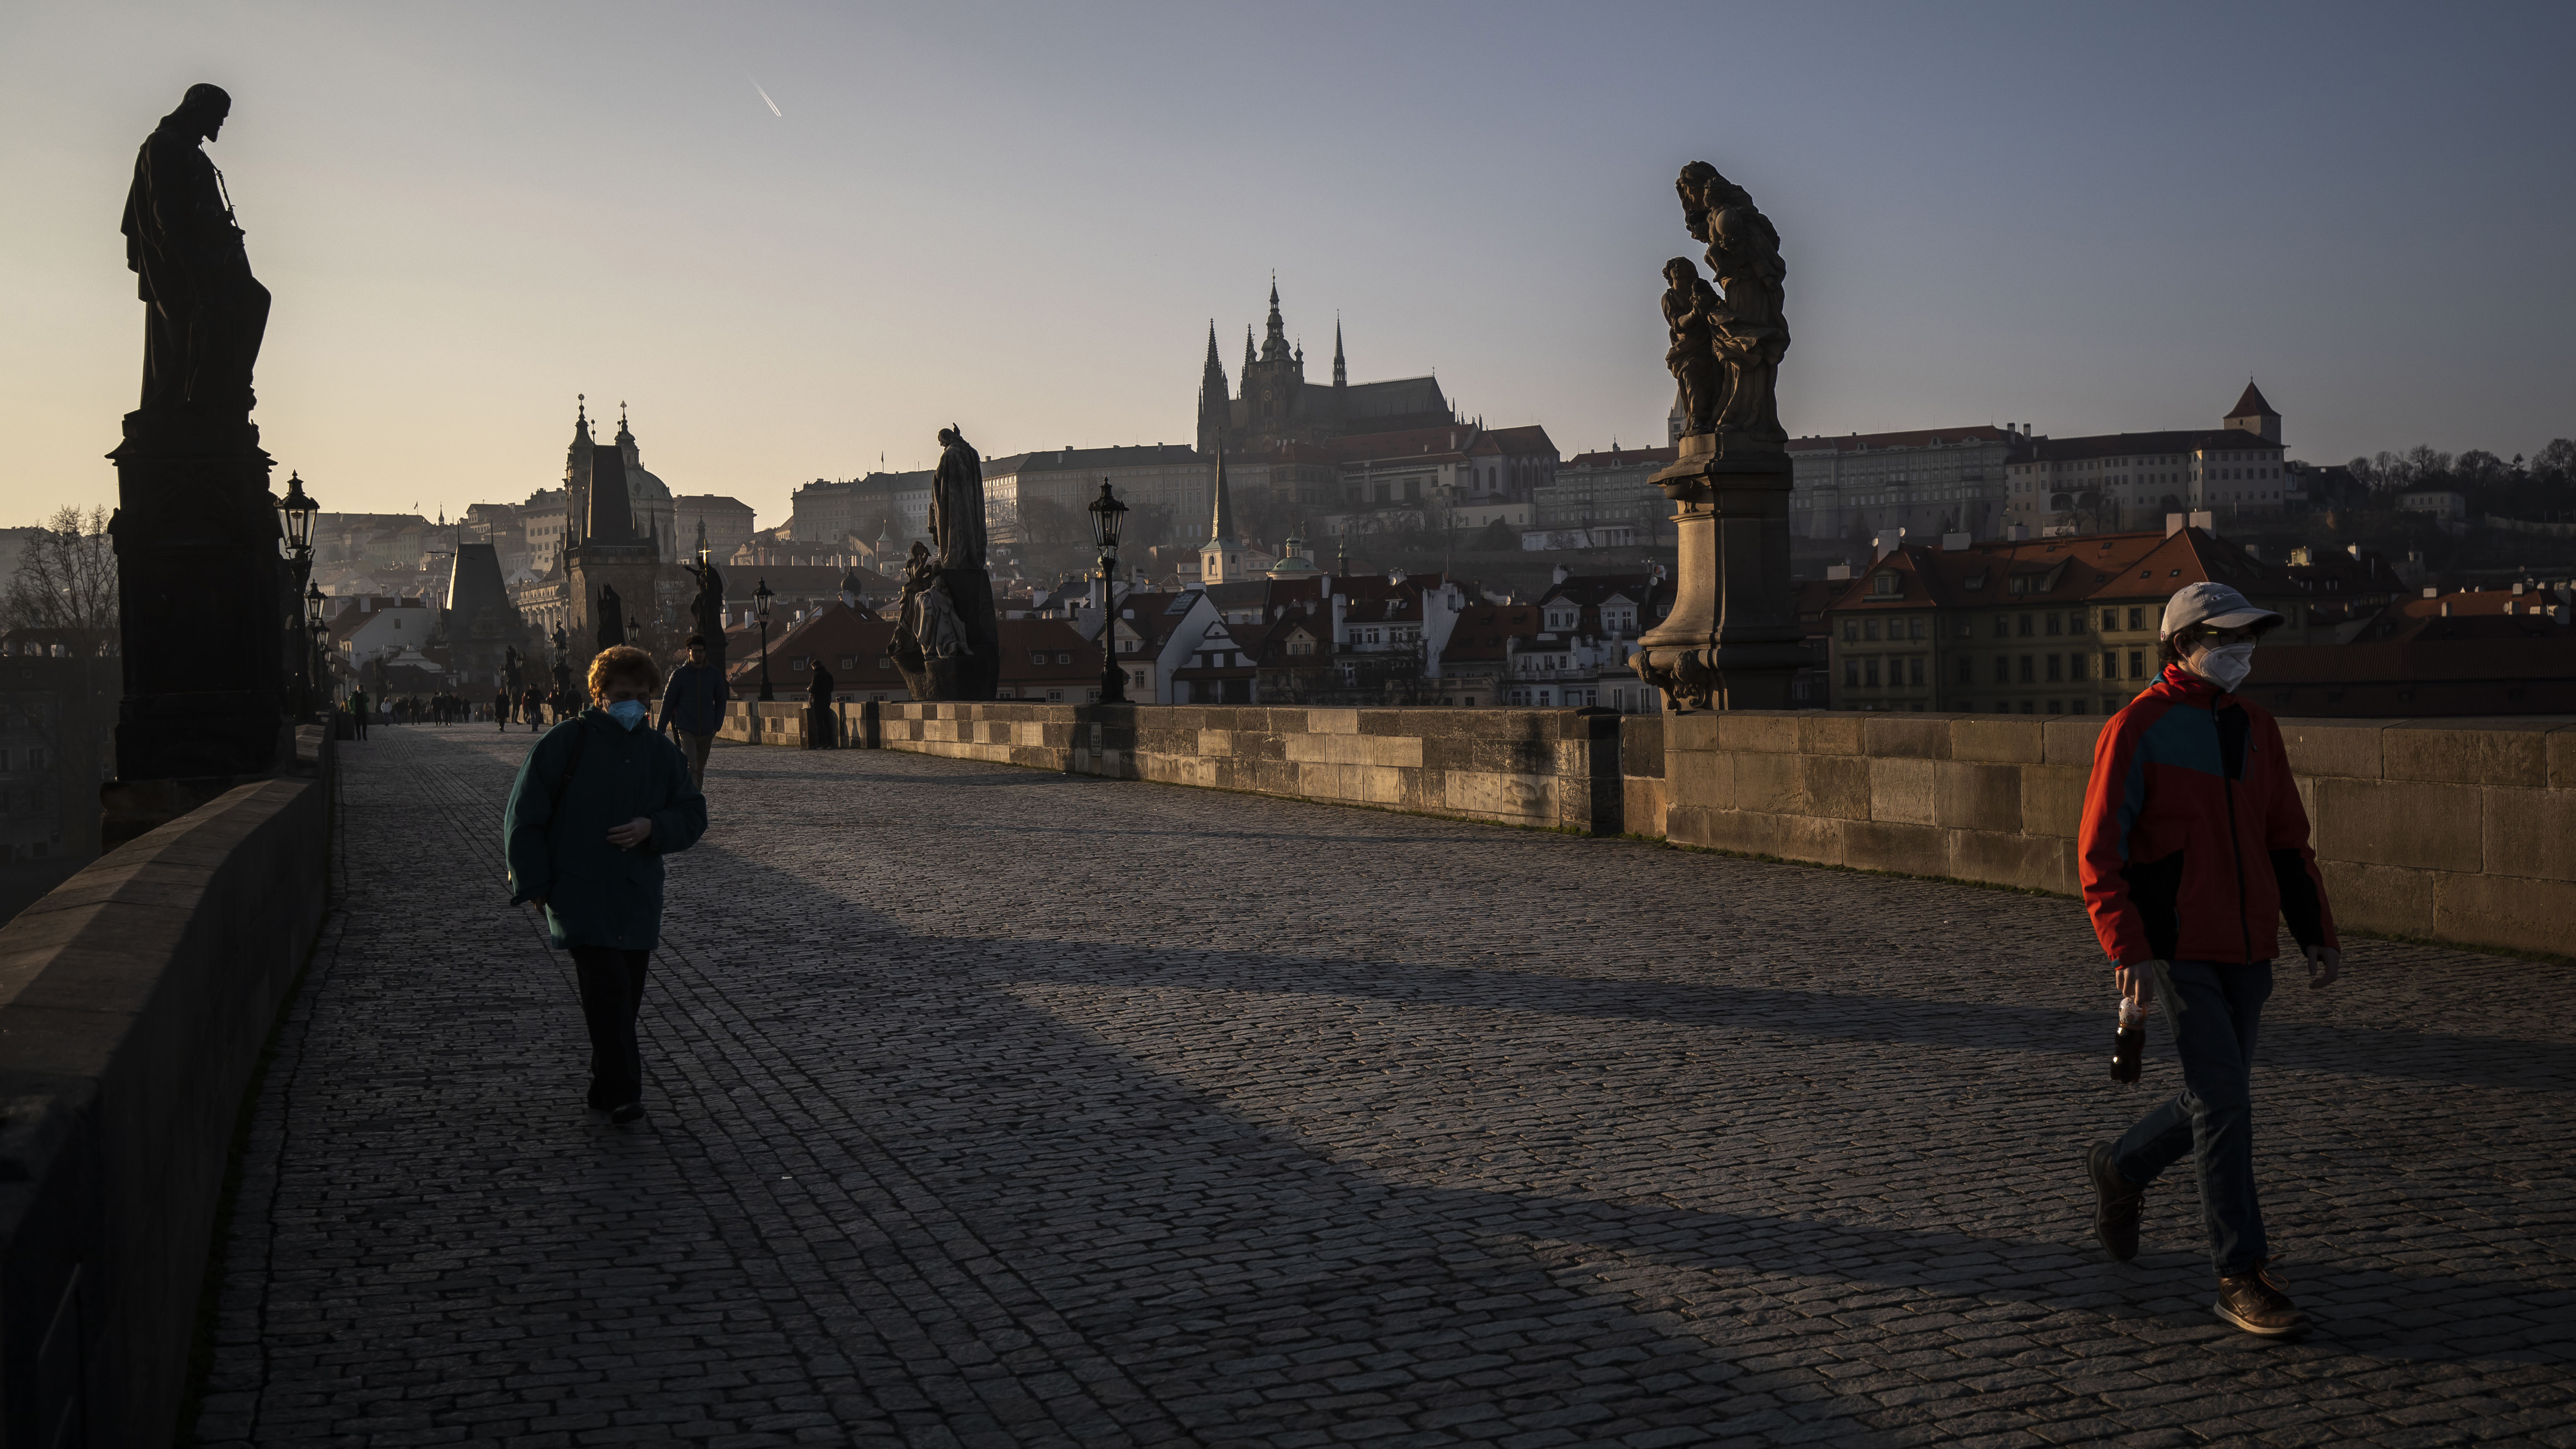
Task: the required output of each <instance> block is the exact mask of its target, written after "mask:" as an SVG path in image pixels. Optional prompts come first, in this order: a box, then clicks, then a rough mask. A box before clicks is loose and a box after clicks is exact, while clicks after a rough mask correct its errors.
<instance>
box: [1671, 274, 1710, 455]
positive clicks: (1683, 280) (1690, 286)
mask: <svg viewBox="0 0 2576 1449" xmlns="http://www.w3.org/2000/svg"><path fill="white" fill-rule="evenodd" d="M1664 281H1665V283H1666V285H1665V288H1664V326H1665V327H1666V328H1668V329H1669V330H1670V331H1671V333H1672V346H1670V347H1669V348H1667V349H1665V351H1664V366H1666V367H1668V368H1670V369H1672V374H1673V381H1675V382H1677V383H1679V384H1680V385H1681V393H1682V416H1683V418H1684V419H1685V421H1684V422H1683V424H1682V432H1684V433H1685V434H1693V433H1710V432H1715V431H1716V430H1717V403H1718V396H1717V394H1718V383H1719V376H1718V360H1717V339H1716V336H1715V334H1714V332H1713V331H1712V329H1713V327H1714V326H1715V318H1716V315H1717V312H1718V310H1719V303H1718V300H1717V293H1716V292H1715V291H1713V290H1711V289H1710V287H1709V285H1708V280H1707V279H1706V278H1704V277H1702V276H1701V275H1700V274H1699V267H1698V266H1697V265H1696V264H1695V263H1693V262H1692V261H1691V259H1690V258H1688V257H1675V258H1673V259H1672V260H1671V261H1669V262H1666V263H1664Z"/></svg>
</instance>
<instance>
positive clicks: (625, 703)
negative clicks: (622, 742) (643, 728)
mask: <svg viewBox="0 0 2576 1449" xmlns="http://www.w3.org/2000/svg"><path fill="white" fill-rule="evenodd" d="M608 717H609V718H610V719H613V720H615V721H617V722H618V723H619V724H622V725H624V726H626V727H627V728H628V729H630V730H631V729H633V728H635V727H636V726H637V725H640V724H642V723H643V722H644V701H642V700H640V699H621V700H619V701H618V702H617V703H615V704H612V705H610V706H609V707H608Z"/></svg>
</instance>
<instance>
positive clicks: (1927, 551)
mask: <svg viewBox="0 0 2576 1449" xmlns="http://www.w3.org/2000/svg"><path fill="white" fill-rule="evenodd" d="M2192 583H2223V584H2227V585H2230V586H2232V587H2234V588H2235V589H2237V590H2238V591H2240V592H2242V593H2243V594H2244V595H2245V596H2246V597H2247V598H2248V599H2251V600H2252V601H2253V602H2254V603H2256V604H2258V605H2260V606H2261V607H2263V608H2267V609H2271V610H2273V611H2275V612H2277V613H2279V614H2280V615H2281V616H2282V618H2283V619H2284V620H2285V621H2286V622H2285V623H2284V624H2283V625H2282V626H2281V627H2280V628H2278V629H2275V630H2273V631H2272V632H2271V633H2270V634H2268V635H2266V636H2265V642H2266V643H2267V644H2271V645H2296V644H2307V643H2312V642H2326V641H2328V640H2330V639H2331V638H2332V637H2333V636H2332V626H2331V624H2330V623H2329V622H2327V621H2326V620H2325V619H2323V618H2322V617H2320V616H2319V615H2318V613H2317V612H2316V611H2315V610H2314V609H2313V608H2312V607H2311V605H2312V603H2313V596H2312V594H2311V593H2310V590H2309V589H2308V587H2307V586H2306V585H2305V584H2304V583H2303V582H2302V581H2301V580H2299V579H2297V578H2294V577H2293V576H2291V575H2290V574H2289V573H2288V572H2287V571H2285V570H2283V569H2281V568H2278V567H2275V566H2272V565H2269V564H2266V563H2264V562H2262V561H2261V560H2259V559H2256V558H2254V557H2252V556H2251V555H2249V554H2247V553H2246V552H2245V551H2244V550H2243V549H2242V548H2238V547H2233V546H2230V545H2229V544H2227V543H2225V542H2224V541H2222V540H2220V539H2219V538H2217V537H2215V536H2213V535H2211V534H2210V533H2208V532H2206V531H2204V530H2202V529H2199V528H2177V529H2175V530H2174V531H2173V532H2171V533H2164V534H2157V533H2122V534H2090V535H2082V536H2077V537H2060V538H2045V539H2030V540H2023V541H2006V542H1988V543H1977V544H1964V545H1963V546H1960V547H1957V548H1934V547H1930V546H1927V545H1921V544H1908V545H1904V546H1901V547H1898V548H1896V549H1894V550H1892V551H1890V552H1888V553H1887V554H1885V555H1884V556H1882V557H1881V558H1879V559H1878V560H1877V561H1876V562H1875V563H1873V564H1871V565H1870V566H1869V567H1867V568H1865V569H1862V570H1859V571H1858V572H1857V574H1856V576H1854V577H1853V578H1851V579H1850V580H1849V582H1848V583H1847V584H1846V586H1845V588H1844V590H1843V593H1842V595H1841V597H1839V598H1838V599H1836V600H1835V601H1834V603H1833V604H1832V605H1831V606H1830V607H1829V608H1828V609H1827V610H1826V611H1825V620H1826V634H1827V639H1828V644H1829V647H1830V649H1831V658H1830V660H1829V662H1828V665H1827V668H1828V679H1829V683H1830V688H1831V690H1832V695H1831V701H1830V707H1831V708H1834V709H1842V710H1904V711H1923V710H1943V711H1958V712H1966V713H1981V714H2073V715H2088V714H2108V713H2110V712H2112V711H2114V710H2116V709H2118V708H2119V707H2120V706H2121V705H2123V704H2125V703H2127V702H2128V699H2129V697H2130V696H2131V695H2134V694H2136V693H2137V692H2138V691H2139V690H2140V689H2142V688H2144V687H2145V686H2146V685H2147V684H2148V683H2149V682H2150V681H2152V680H2153V679H2154V678H2155V677H2156V674H2157V671H2158V665H2157V662H2156V631H2157V628H2158V626H2159V625H2160V624H2161V623H2162V622H2163V618H2164V607H2165V601H2166V600H2167V599H2169V598H2171V597H2172V596H2173V594H2174V592H2175V591H2176V590H2177V589H2180V588H2182V587H2183V586H2184V585H2185V584H2192Z"/></svg>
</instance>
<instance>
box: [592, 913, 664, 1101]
mask: <svg viewBox="0 0 2576 1449" xmlns="http://www.w3.org/2000/svg"><path fill="white" fill-rule="evenodd" d="M649 959H651V953H650V952H646V951H620V950H618V949H617V948H615V947H613V946H575V947H573V948H572V965H573V971H574V974H575V975H577V976H578V977H579V978H580V979H581V1017H582V1020H583V1021H584V1022H585V1023H587V1024H588V1025H589V1027H590V1098H589V1101H590V1105H591V1106H594V1107H598V1108H602V1109H607V1108H612V1107H623V1106H625V1105H626V1104H627V1103H629V1102H640V1101H642V1100H644V1056H643V1053H642V1051H641V1050H640V1049H639V1048H637V1046H636V1045H635V1008H636V1007H638V1006H641V1005H642V1004H643V1002H644V963H645V962H646V961H647V960H649Z"/></svg>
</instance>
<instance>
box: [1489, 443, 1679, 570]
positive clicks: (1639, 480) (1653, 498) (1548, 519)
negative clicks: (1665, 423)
mask: <svg viewBox="0 0 2576 1449" xmlns="http://www.w3.org/2000/svg"><path fill="white" fill-rule="evenodd" d="M1677 456H1679V454H1678V452H1677V451H1676V450H1675V449H1672V448H1631V449H1627V450H1625V451H1622V450H1621V449H1620V447H1619V445H1618V444H1616V443H1613V444H1611V445H1610V450H1609V451H1608V452H1606V453H1577V454H1575V455H1574V456H1573V457H1572V458H1570V459H1568V460H1566V461H1565V462H1564V463H1562V464H1560V465H1559V466H1558V467H1557V468H1556V469H1555V472H1554V476H1553V477H1551V478H1550V479H1549V481H1547V482H1546V483H1543V484H1540V485H1538V486H1536V487H1534V488H1533V489H1531V490H1530V495H1529V499H1530V519H1529V525H1528V528H1529V533H1531V534H1536V535H1541V536H1543V537H1544V539H1545V540H1547V541H1544V542H1542V543H1540V544H1539V545H1538V546H1539V547H1542V548H1622V547H1626V546H1628V545H1630V544H1639V543H1643V544H1652V543H1654V542H1655V541H1656V540H1657V539H1658V538H1660V537H1664V536H1667V535H1669V534H1670V532H1671V528H1670V526H1669V524H1668V522H1667V520H1668V519H1670V517H1671V516H1672V508H1673V505H1672V501H1671V500H1670V499H1668V498H1666V497H1665V496H1664V490H1662V489H1660V488H1658V487H1656V486H1655V485H1654V484H1653V483H1652V482H1651V481H1649V480H1651V479H1652V478H1653V477H1654V475H1655V473H1656V472H1657V470H1659V469H1662V468H1666V467H1670V466H1671V465H1672V462H1673V460H1674V459H1675V458H1676V457H1677ZM1523 543H1524V546H1528V540H1527V538H1526V537H1525V538H1524V540H1523Z"/></svg>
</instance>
